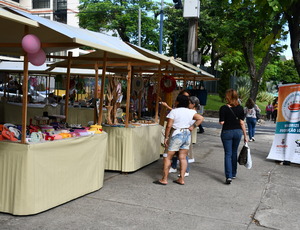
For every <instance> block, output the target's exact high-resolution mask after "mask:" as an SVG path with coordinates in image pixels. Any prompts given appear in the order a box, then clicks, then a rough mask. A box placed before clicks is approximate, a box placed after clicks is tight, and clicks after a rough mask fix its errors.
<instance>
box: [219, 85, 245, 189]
mask: <svg viewBox="0 0 300 230" xmlns="http://www.w3.org/2000/svg"><path fill="white" fill-rule="evenodd" d="M225 100H226V102H227V104H226V105H223V106H221V108H220V110H219V122H220V124H221V125H222V126H223V127H222V132H221V140H222V143H223V147H224V152H225V157H224V165H225V177H226V184H230V183H231V182H232V179H234V178H235V177H236V172H237V152H238V147H239V144H240V141H241V138H242V134H244V142H247V141H248V140H247V134H246V128H245V123H244V119H245V114H244V109H243V107H242V106H241V105H240V104H239V102H238V94H237V92H236V91H235V90H233V89H228V90H227V91H226V94H225Z"/></svg>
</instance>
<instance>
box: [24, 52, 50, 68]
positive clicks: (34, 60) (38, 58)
mask: <svg viewBox="0 0 300 230" xmlns="http://www.w3.org/2000/svg"><path fill="white" fill-rule="evenodd" d="M28 61H29V62H30V63H31V64H32V65H35V66H40V65H43V64H44V63H45V61H46V54H45V52H44V50H42V49H40V50H39V51H38V52H37V53H34V54H30V53H29V54H28Z"/></svg>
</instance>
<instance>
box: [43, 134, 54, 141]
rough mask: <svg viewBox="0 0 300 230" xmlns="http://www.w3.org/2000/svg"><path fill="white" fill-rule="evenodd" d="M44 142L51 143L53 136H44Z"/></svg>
mask: <svg viewBox="0 0 300 230" xmlns="http://www.w3.org/2000/svg"><path fill="white" fill-rule="evenodd" d="M45 140H46V141H53V140H54V137H53V136H50V135H48V134H46V136H45Z"/></svg>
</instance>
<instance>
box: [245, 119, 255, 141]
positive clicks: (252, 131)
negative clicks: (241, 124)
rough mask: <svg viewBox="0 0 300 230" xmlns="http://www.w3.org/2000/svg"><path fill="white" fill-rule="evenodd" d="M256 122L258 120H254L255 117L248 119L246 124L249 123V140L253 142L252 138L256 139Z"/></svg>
mask: <svg viewBox="0 0 300 230" xmlns="http://www.w3.org/2000/svg"><path fill="white" fill-rule="evenodd" d="M256 121H257V119H256V118H253V117H247V118H246V122H247V126H248V135H249V140H251V139H252V137H254V134H255V126H256Z"/></svg>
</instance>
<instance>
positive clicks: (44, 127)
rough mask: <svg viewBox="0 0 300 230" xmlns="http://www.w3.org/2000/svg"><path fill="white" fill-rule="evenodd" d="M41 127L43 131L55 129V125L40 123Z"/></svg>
mask: <svg viewBox="0 0 300 230" xmlns="http://www.w3.org/2000/svg"><path fill="white" fill-rule="evenodd" d="M40 128H41V130H42V131H43V132H47V133H49V132H51V131H54V128H53V126H50V125H40Z"/></svg>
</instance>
